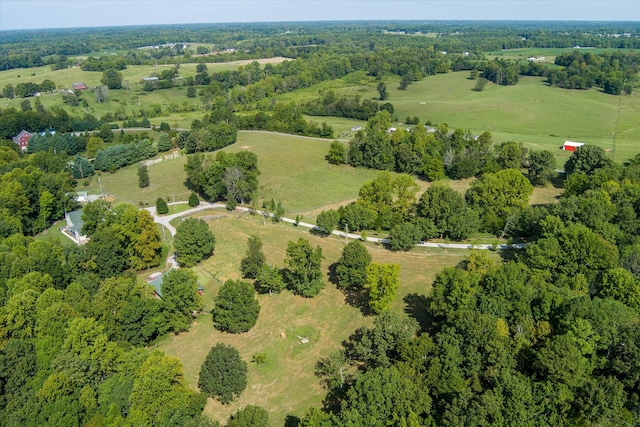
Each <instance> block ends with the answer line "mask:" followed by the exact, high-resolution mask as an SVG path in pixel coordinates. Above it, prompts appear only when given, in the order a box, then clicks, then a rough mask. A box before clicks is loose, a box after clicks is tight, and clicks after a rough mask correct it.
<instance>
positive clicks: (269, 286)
mask: <svg viewBox="0 0 640 427" xmlns="http://www.w3.org/2000/svg"><path fill="white" fill-rule="evenodd" d="M256 285H257V286H258V289H259V290H260V291H261V292H268V293H269V294H272V293H279V292H280V291H281V290H283V289H284V288H285V283H284V280H283V278H282V274H281V273H280V269H279V268H278V267H276V266H271V265H268V264H266V263H265V264H262V267H260V270H258V274H257V276H256Z"/></svg>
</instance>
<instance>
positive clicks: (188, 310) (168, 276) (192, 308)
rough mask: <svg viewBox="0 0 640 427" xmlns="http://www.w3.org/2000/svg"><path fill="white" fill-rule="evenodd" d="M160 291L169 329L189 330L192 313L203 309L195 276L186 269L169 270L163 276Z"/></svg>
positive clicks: (176, 330)
mask: <svg viewBox="0 0 640 427" xmlns="http://www.w3.org/2000/svg"><path fill="white" fill-rule="evenodd" d="M160 289H161V291H162V302H163V310H164V311H166V313H167V314H166V317H167V319H168V322H169V324H170V328H171V329H172V330H173V331H175V332H180V331H186V330H187V329H189V326H190V325H191V323H192V322H193V319H194V316H193V313H194V312H197V311H199V310H202V307H203V304H202V298H201V297H200V295H199V294H198V291H197V289H198V278H197V277H196V275H195V274H194V273H193V272H192V271H191V270H188V269H180V270H170V271H168V272H167V273H165V274H164V276H163V278H162V285H160Z"/></svg>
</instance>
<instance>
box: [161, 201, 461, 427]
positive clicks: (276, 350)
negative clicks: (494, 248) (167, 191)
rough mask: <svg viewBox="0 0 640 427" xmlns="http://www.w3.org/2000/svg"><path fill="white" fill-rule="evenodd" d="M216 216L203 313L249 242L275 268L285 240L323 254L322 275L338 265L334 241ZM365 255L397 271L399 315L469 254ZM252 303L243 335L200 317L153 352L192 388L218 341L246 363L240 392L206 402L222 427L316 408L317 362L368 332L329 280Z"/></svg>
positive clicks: (235, 271) (202, 271)
mask: <svg viewBox="0 0 640 427" xmlns="http://www.w3.org/2000/svg"><path fill="white" fill-rule="evenodd" d="M212 212H214V211H210V212H205V213H202V215H205V216H207V215H211V214H212ZM214 213H218V212H214ZM221 215H222V217H218V218H215V219H210V220H208V223H209V226H210V228H211V230H212V231H213V233H214V235H215V236H216V240H217V243H216V251H215V255H214V256H213V257H212V258H210V259H209V260H207V261H205V262H203V263H201V264H200V265H199V267H198V268H197V269H196V271H197V272H198V273H199V275H200V277H201V281H202V282H203V286H204V287H205V298H206V300H205V301H208V302H207V303H206V307H205V310H210V309H211V307H212V304H211V296H213V295H215V294H216V293H217V291H218V289H219V287H220V285H221V284H222V283H223V282H224V281H225V280H227V279H238V278H240V273H239V264H240V259H241V258H242V256H244V252H245V250H246V241H247V238H248V237H249V236H250V235H257V236H259V237H260V238H261V239H262V241H263V243H264V247H263V250H264V252H265V254H266V255H267V262H268V263H270V264H275V265H277V266H279V267H282V266H284V255H285V249H286V246H287V242H288V241H289V240H294V241H295V240H298V239H299V238H300V237H304V238H306V239H309V241H310V243H311V245H312V246H314V247H315V246H316V245H320V246H321V247H322V249H323V255H324V257H325V259H324V261H323V265H322V268H323V271H324V272H325V274H327V275H328V271H329V266H330V264H332V263H334V262H335V261H336V260H337V258H338V257H339V256H340V253H341V251H342V248H343V246H344V241H342V240H339V239H337V238H335V237H327V238H321V237H317V236H313V235H311V234H310V233H309V232H308V231H307V230H304V229H300V228H296V227H294V226H291V225H285V224H273V223H271V222H267V224H266V225H262V221H261V219H260V218H258V217H252V216H249V215H247V214H238V213H222V214H221ZM368 249H369V251H370V253H371V254H372V257H373V259H374V261H378V262H384V263H398V264H400V284H401V285H400V289H399V291H398V296H397V298H396V301H395V304H394V305H393V310H396V311H402V310H404V309H405V306H406V304H405V303H404V302H403V298H404V296H405V295H407V294H413V293H417V294H419V295H425V294H426V293H427V292H428V290H429V288H430V285H431V283H432V281H433V279H434V278H435V274H436V272H438V271H440V270H441V269H442V268H443V267H446V266H452V265H455V264H457V263H458V262H459V261H461V260H462V259H463V258H464V256H465V255H466V254H467V253H468V252H466V251H441V250H436V251H424V252H420V251H415V252H409V253H395V252H390V251H387V250H386V249H383V248H381V247H379V246H376V245H369V244H368ZM258 299H259V301H260V306H261V312H260V316H259V318H258V323H257V324H256V326H255V327H254V328H253V329H252V330H251V331H249V332H247V333H244V334H237V335H233V334H226V333H221V332H219V331H217V330H216V329H214V328H213V323H212V321H211V315H210V314H208V313H207V314H203V315H201V316H199V317H198V319H197V321H196V323H195V324H194V325H193V326H192V327H191V329H190V331H189V332H186V333H182V334H180V335H177V336H169V337H167V338H166V339H165V340H163V341H162V342H161V343H160V344H159V345H158V348H159V349H161V350H162V351H164V352H165V353H167V354H168V355H171V356H176V357H178V358H179V359H180V360H181V362H182V364H183V366H184V372H185V377H186V378H187V381H188V382H189V384H190V385H191V386H192V387H194V388H195V387H196V386H197V382H198V373H199V370H200V365H201V364H202V362H203V361H204V358H205V356H206V354H207V353H208V351H209V349H210V348H211V347H212V346H214V345H215V344H216V343H218V342H223V343H226V344H229V345H232V346H234V347H235V348H237V349H238V351H239V352H240V355H241V357H242V358H243V360H245V361H247V363H248V364H249V373H248V384H247V388H246V390H245V391H244V393H243V394H242V395H241V396H240V398H239V399H237V400H236V401H234V402H232V403H231V404H229V405H221V404H220V403H219V402H217V401H213V400H212V399H209V401H208V403H207V406H206V408H205V413H206V414H207V415H209V416H211V417H212V418H213V419H217V420H219V421H224V420H226V419H227V418H228V417H229V415H231V414H232V413H234V412H235V411H237V410H238V409H239V408H242V407H244V406H246V405H247V404H254V405H260V406H262V407H264V408H266V409H267V410H268V411H269V413H270V420H271V424H272V425H273V426H282V425H283V422H284V419H285V417H286V416H287V415H294V416H298V417H302V416H303V415H304V413H305V411H306V410H307V409H308V408H309V407H312V406H314V407H320V406H321V402H322V398H323V397H324V395H325V393H326V392H325V390H323V389H322V387H321V386H320V384H319V381H318V379H317V378H316V377H315V375H314V370H315V363H316V361H317V360H318V359H320V358H322V357H326V356H328V355H329V354H330V353H331V352H333V351H336V350H338V349H339V348H340V343H341V342H342V341H343V340H344V339H346V338H348V336H349V335H350V334H351V333H352V332H353V331H355V329H357V328H359V327H362V326H367V325H370V324H371V321H372V318H370V317H365V316H363V315H362V313H361V311H360V309H359V308H357V307H354V306H353V305H351V304H349V303H347V301H346V299H345V296H344V294H343V293H342V292H340V291H338V290H337V289H336V288H335V286H334V285H333V284H331V283H328V276H327V285H326V287H325V289H323V290H322V291H321V292H320V294H319V295H318V296H316V297H315V298H311V299H306V298H301V297H297V296H295V295H292V294H291V293H290V292H289V291H284V292H282V293H281V294H278V295H276V294H274V295H259V296H258ZM299 336H300V337H307V338H309V343H307V344H302V343H301V341H300V339H299V338H298V337H299ZM256 353H265V354H266V355H267V361H266V363H265V364H264V365H261V366H257V365H256V364H254V363H249V361H250V360H251V357H252V355H254V354H256Z"/></svg>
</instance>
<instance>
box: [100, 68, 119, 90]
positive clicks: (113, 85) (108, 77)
mask: <svg viewBox="0 0 640 427" xmlns="http://www.w3.org/2000/svg"><path fill="white" fill-rule="evenodd" d="M100 82H101V83H102V84H103V85H106V86H107V87H108V88H109V89H120V88H121V87H122V73H121V72H120V71H118V70H114V69H113V68H109V69H107V70H104V71H103V73H102V79H101V80H100Z"/></svg>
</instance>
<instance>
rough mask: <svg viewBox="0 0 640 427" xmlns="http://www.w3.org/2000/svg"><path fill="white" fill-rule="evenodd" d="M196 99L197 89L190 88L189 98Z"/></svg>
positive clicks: (188, 90)
mask: <svg viewBox="0 0 640 427" xmlns="http://www.w3.org/2000/svg"><path fill="white" fill-rule="evenodd" d="M195 97H196V88H195V86H189V87H188V88H187V98H195Z"/></svg>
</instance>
